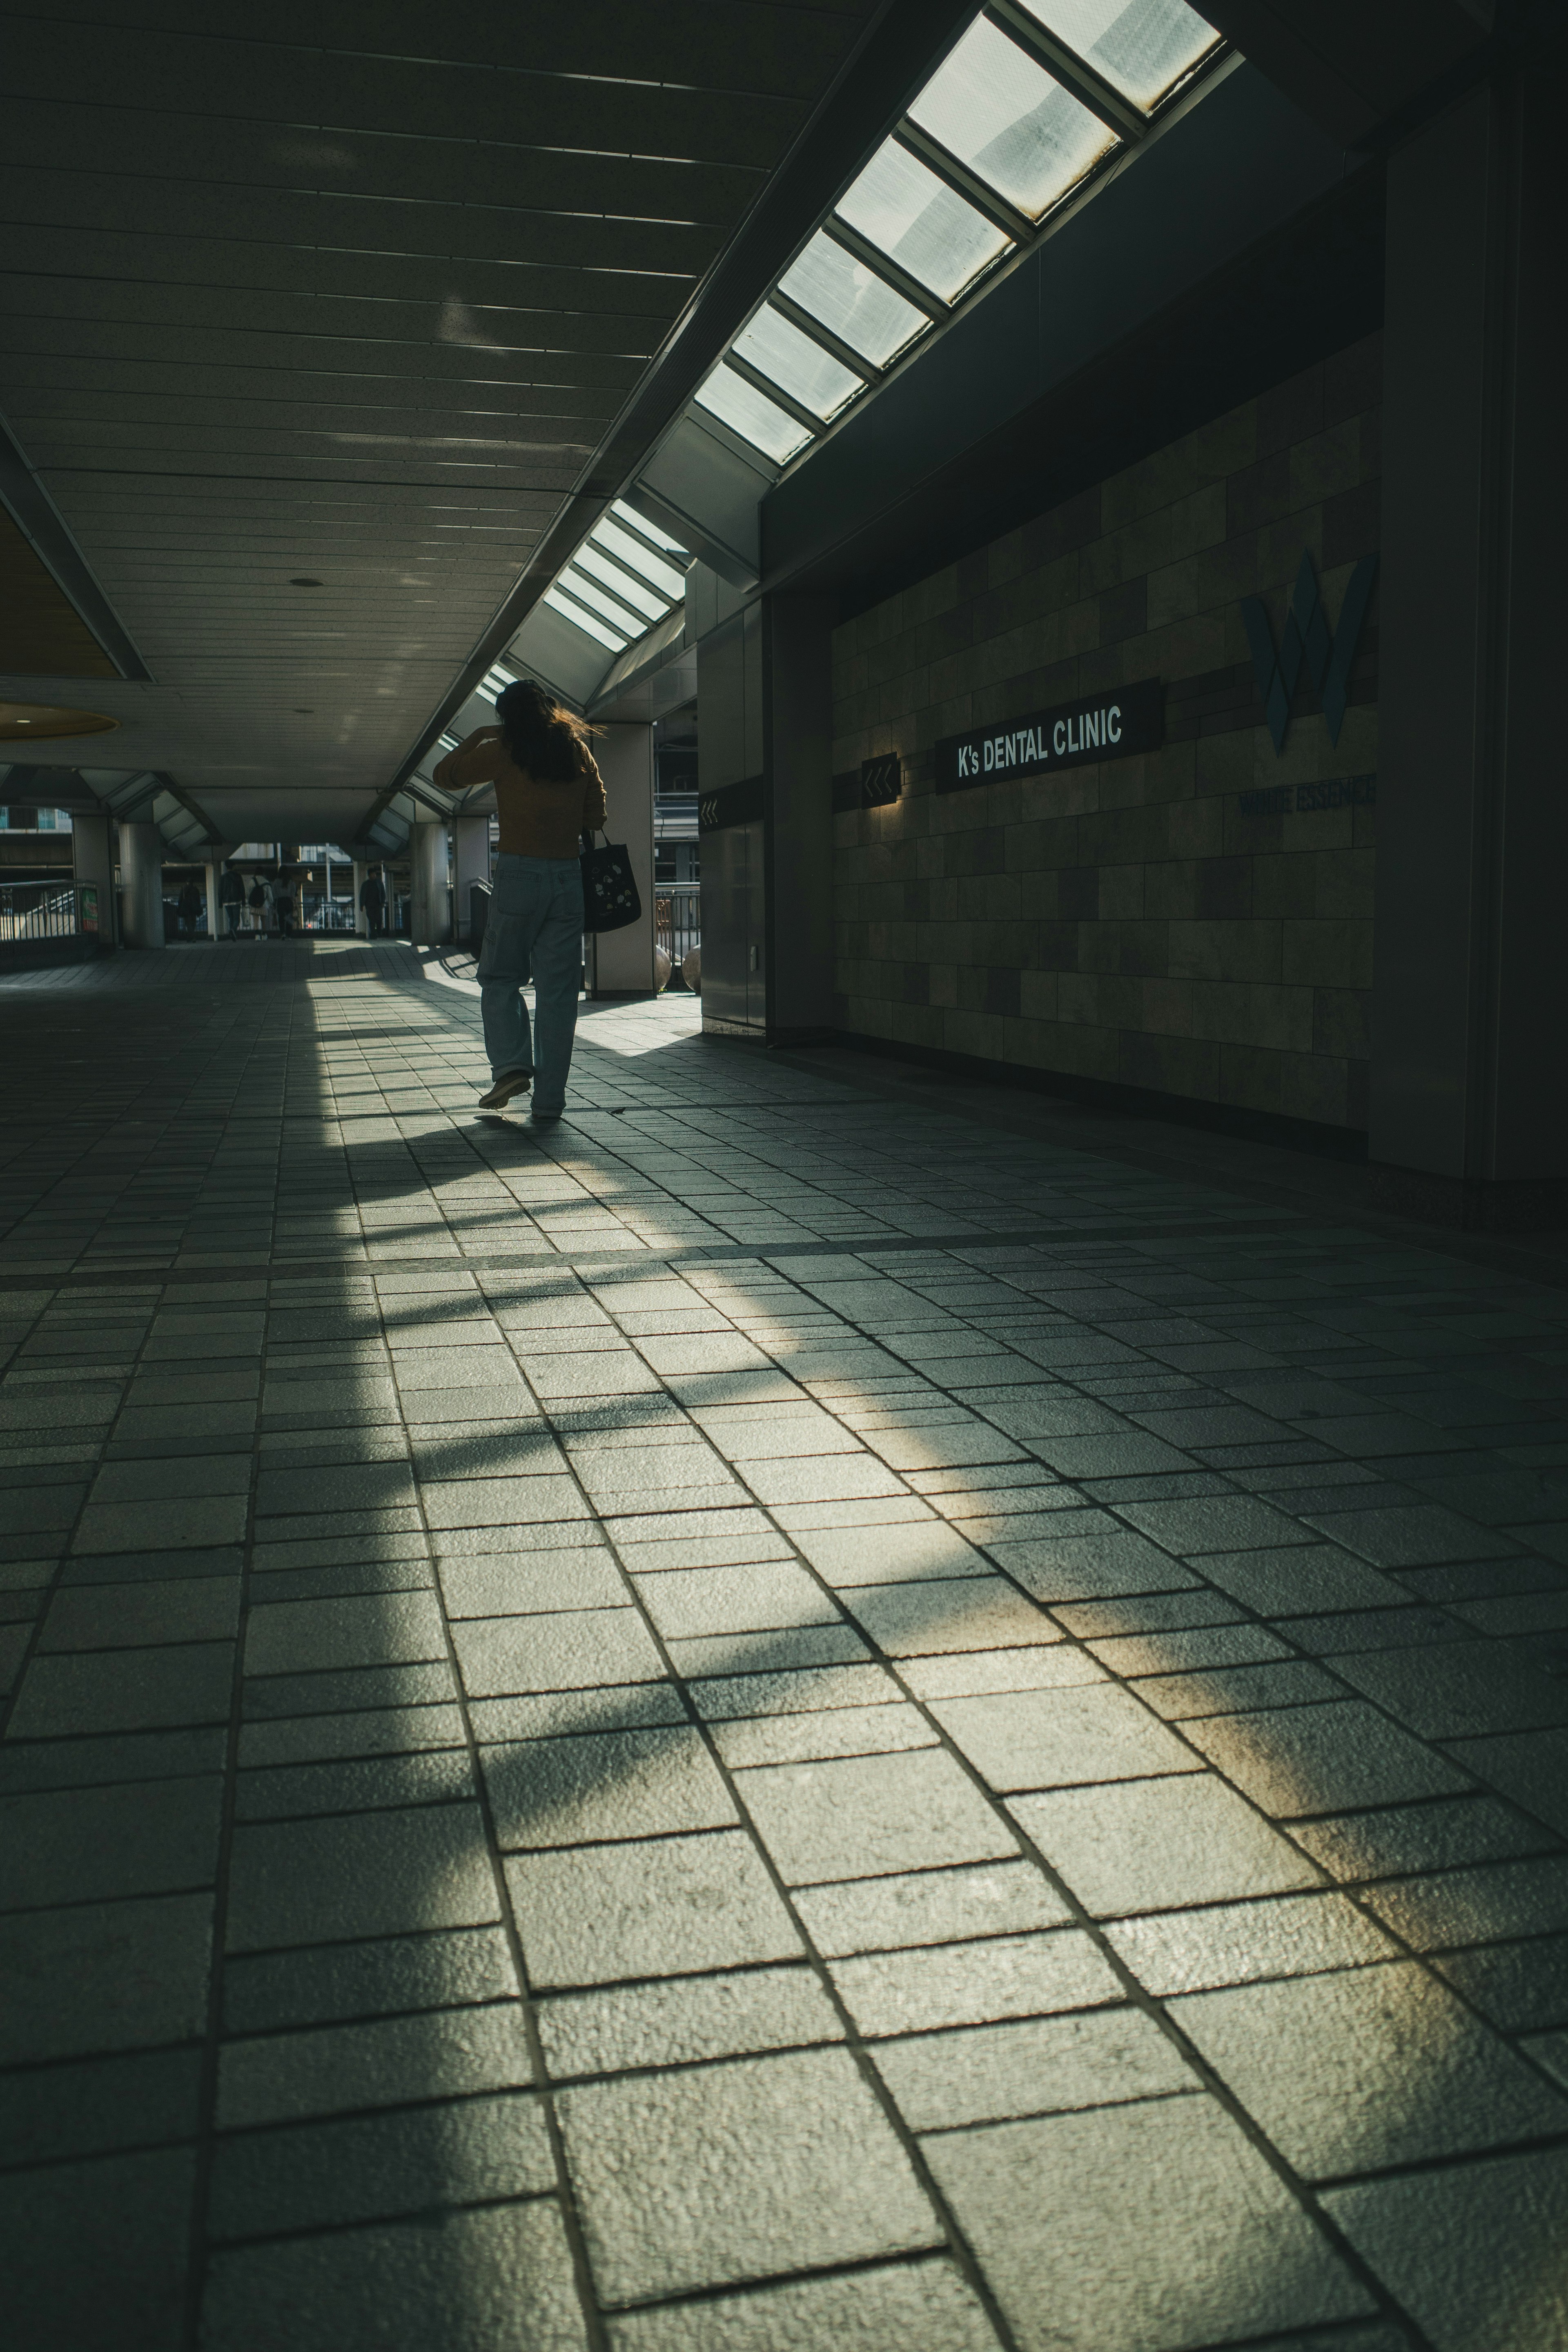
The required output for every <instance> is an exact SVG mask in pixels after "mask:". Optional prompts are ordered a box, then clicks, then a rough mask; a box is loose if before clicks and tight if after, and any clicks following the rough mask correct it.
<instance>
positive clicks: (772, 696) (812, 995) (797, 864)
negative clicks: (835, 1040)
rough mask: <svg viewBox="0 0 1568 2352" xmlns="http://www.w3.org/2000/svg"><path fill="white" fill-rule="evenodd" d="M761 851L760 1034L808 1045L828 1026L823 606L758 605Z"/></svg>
mask: <svg viewBox="0 0 1568 2352" xmlns="http://www.w3.org/2000/svg"><path fill="white" fill-rule="evenodd" d="M836 617H837V615H836V613H835V610H834V608H833V606H832V605H831V604H828V603H827V602H826V600H824V599H822V598H820V597H815V596H770V597H769V598H768V599H767V600H766V603H765V604H764V605H763V860H764V874H765V880H764V921H765V926H766V955H767V975H768V986H767V1040H768V1043H769V1045H816V1044H819V1043H821V1041H822V1040H823V1039H824V1038H826V1037H827V1036H829V1035H830V1034H831V1033H832V1027H833V656H832V644H831V639H830V635H829V632H830V631H831V629H832V627H833V624H834V620H835V618H836Z"/></svg>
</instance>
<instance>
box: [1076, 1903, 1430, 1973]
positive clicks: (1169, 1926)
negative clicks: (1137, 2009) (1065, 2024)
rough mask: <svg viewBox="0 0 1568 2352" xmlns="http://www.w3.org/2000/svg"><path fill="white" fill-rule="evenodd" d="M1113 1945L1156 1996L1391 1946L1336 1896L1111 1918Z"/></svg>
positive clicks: (1386, 1954)
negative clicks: (1117, 1918)
mask: <svg viewBox="0 0 1568 2352" xmlns="http://www.w3.org/2000/svg"><path fill="white" fill-rule="evenodd" d="M1107 1933H1108V1935H1109V1937H1110V1942H1111V1944H1112V1945H1113V1946H1114V1948H1115V1949H1116V1951H1117V1952H1118V1953H1119V1955H1120V1956H1121V1958H1122V1959H1123V1960H1124V1961H1125V1962H1126V1964H1127V1966H1128V1967H1129V1968H1130V1969H1131V1970H1132V1973H1133V1974H1134V1976H1136V1977H1137V1979H1139V1981H1140V1983H1141V1984H1143V1985H1145V1986H1147V1988H1148V1990H1150V1991H1151V1992H1152V1993H1155V1994H1157V1995H1160V1996H1162V1997H1165V1996H1168V1995H1171V1994H1173V1993H1183V1992H1195V1991H1198V1990H1202V1989H1204V1988H1205V1987H1208V1986H1213V1985H1229V1984H1247V1983H1249V1982H1251V1981H1253V1980H1254V1979H1258V1978H1263V1977H1297V1976H1311V1975H1315V1974H1316V1973H1318V1972H1319V1971H1320V1970H1321V1969H1350V1968H1358V1967H1361V1966H1362V1965H1363V1963H1365V1962H1367V1961H1369V1960H1381V1959H1387V1958H1392V1956H1393V1954H1394V1945H1393V1944H1392V1943H1391V1942H1390V1940H1389V1938H1388V1937H1386V1936H1385V1935H1384V1933H1383V1931H1382V1930H1381V1928H1379V1927H1377V1926H1376V1925H1375V1923H1374V1922H1373V1921H1372V1920H1370V1919H1368V1918H1366V1917H1365V1916H1363V1914H1362V1913H1361V1912H1360V1911H1358V1910H1357V1909H1356V1907H1355V1906H1354V1904H1353V1903H1351V1902H1350V1901H1348V1900H1347V1899H1346V1897H1345V1896H1343V1895H1333V1894H1309V1895H1298V1894H1291V1895H1268V1896H1260V1897H1256V1898H1249V1899H1247V1900H1246V1901H1241V1902H1236V1903H1215V1904H1206V1905H1204V1906H1200V1907H1198V1908H1196V1909H1194V1910H1190V1911H1163V1912H1149V1913H1145V1914H1144V1915H1143V1916H1142V1917H1138V1918H1129V1919H1120V1920H1116V1921H1113V1922H1112V1924H1111V1925H1110V1927H1109V1928H1108V1930H1107Z"/></svg>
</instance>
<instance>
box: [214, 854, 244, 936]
mask: <svg viewBox="0 0 1568 2352" xmlns="http://www.w3.org/2000/svg"><path fill="white" fill-rule="evenodd" d="M217 902H218V905H219V906H220V907H221V908H223V911H224V919H225V921H226V923H227V925H228V936H229V938H230V939H231V940H237V938H238V937H239V919H240V917H241V915H243V914H244V912H245V877H244V876H243V875H241V874H237V873H236V872H235V869H234V867H233V866H225V867H224V869H223V872H222V874H221V875H220V876H219V877H218V886H217Z"/></svg>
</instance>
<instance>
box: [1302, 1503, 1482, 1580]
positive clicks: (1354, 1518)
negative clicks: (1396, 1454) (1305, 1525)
mask: <svg viewBox="0 0 1568 2352" xmlns="http://www.w3.org/2000/svg"><path fill="white" fill-rule="evenodd" d="M1310 1524H1311V1525H1312V1526H1313V1527H1314V1528H1319V1529H1321V1532H1322V1533H1323V1534H1324V1535H1326V1536H1329V1537H1331V1538H1332V1539H1333V1541H1334V1542H1335V1543H1338V1544H1342V1545H1343V1546H1344V1547H1345V1548H1346V1549H1347V1550H1350V1551H1355V1552H1359V1553H1360V1554H1361V1556H1362V1558H1363V1559H1368V1560H1370V1561H1371V1562H1372V1564H1373V1567H1374V1568H1426V1567H1431V1566H1434V1565H1436V1564H1438V1563H1440V1562H1442V1561H1444V1560H1450V1559H1492V1558H1500V1557H1506V1556H1507V1555H1509V1554H1510V1553H1511V1552H1513V1551H1514V1550H1516V1549H1518V1547H1517V1546H1516V1545H1514V1544H1513V1543H1511V1542H1510V1540H1509V1538H1508V1537H1507V1536H1499V1535H1496V1534H1494V1533H1493V1532H1492V1531H1491V1530H1490V1529H1484V1528H1478V1527H1477V1526H1476V1524H1475V1522H1474V1521H1473V1520H1471V1519H1462V1518H1460V1517H1459V1516H1458V1512H1457V1511H1446V1510H1444V1509H1443V1508H1442V1507H1441V1506H1440V1505H1439V1504H1436V1503H1402V1504H1399V1505H1397V1506H1392V1505H1391V1506H1389V1507H1385V1508H1384V1509H1381V1510H1355V1511H1342V1510H1320V1511H1314V1512H1313V1513H1312V1514H1311V1517H1310Z"/></svg>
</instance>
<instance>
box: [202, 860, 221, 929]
mask: <svg viewBox="0 0 1568 2352" xmlns="http://www.w3.org/2000/svg"><path fill="white" fill-rule="evenodd" d="M222 871H223V860H222V858H221V857H220V856H217V854H216V851H215V852H214V854H213V856H211V857H209V858H208V859H207V862H206V871H205V881H206V890H207V937H208V939H209V940H218V939H220V938H221V937H222V936H223V932H222V924H223V908H221V907H220V906H219V905H218V902H217V878H218V876H219V875H220V874H221V873H222Z"/></svg>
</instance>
